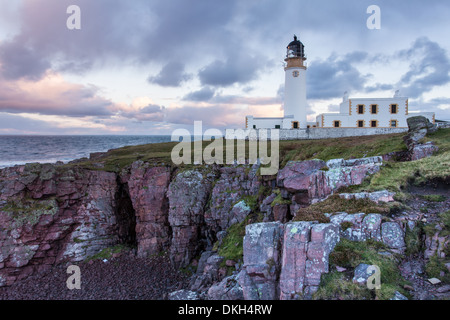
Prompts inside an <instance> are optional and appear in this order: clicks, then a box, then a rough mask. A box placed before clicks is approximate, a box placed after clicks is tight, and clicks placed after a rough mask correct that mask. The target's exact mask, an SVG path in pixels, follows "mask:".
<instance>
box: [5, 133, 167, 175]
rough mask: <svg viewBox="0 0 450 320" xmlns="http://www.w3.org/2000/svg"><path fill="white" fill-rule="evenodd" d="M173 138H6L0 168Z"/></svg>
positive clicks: (65, 160) (68, 159) (61, 159)
mask: <svg viewBox="0 0 450 320" xmlns="http://www.w3.org/2000/svg"><path fill="white" fill-rule="evenodd" d="M170 141H171V136H162V135H146V136H113V135H111V136H106V135H105V136H98V135H95V136H94V135H92V136H88V135H86V136H79V135H77V136H2V135H0V168H5V167H12V166H15V165H22V164H27V163H36V162H39V163H56V162H58V161H62V162H64V163H67V162H69V161H72V160H75V159H80V158H84V157H89V154H90V153H94V152H106V151H108V150H110V149H117V148H121V147H125V146H137V145H142V144H150V143H162V142H170Z"/></svg>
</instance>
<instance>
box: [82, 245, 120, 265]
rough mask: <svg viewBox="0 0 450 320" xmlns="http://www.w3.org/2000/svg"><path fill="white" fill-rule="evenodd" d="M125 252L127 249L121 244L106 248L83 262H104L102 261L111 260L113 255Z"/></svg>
mask: <svg viewBox="0 0 450 320" xmlns="http://www.w3.org/2000/svg"><path fill="white" fill-rule="evenodd" d="M125 250H128V247H127V246H125V245H122V244H118V245H116V246H114V247H110V248H106V249H103V250H102V251H100V252H99V253H97V254H95V255H93V256H90V257H88V258H87V259H86V260H85V262H89V261H91V260H104V259H111V258H112V255H113V254H116V253H120V252H123V251H125Z"/></svg>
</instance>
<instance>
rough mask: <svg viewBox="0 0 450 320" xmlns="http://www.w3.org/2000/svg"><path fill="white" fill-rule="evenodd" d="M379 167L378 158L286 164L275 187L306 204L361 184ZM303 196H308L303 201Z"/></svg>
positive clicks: (296, 200) (379, 160) (297, 201)
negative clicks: (342, 188) (344, 188)
mask: <svg viewBox="0 0 450 320" xmlns="http://www.w3.org/2000/svg"><path fill="white" fill-rule="evenodd" d="M381 164H382V158H381V157H371V158H363V159H352V160H343V159H333V160H330V161H328V162H324V161H322V160H308V161H300V162H289V163H288V164H287V165H286V167H285V168H283V169H282V170H280V172H279V174H278V177H277V184H278V186H279V187H283V188H285V189H286V190H288V191H289V192H291V193H293V194H294V199H293V200H294V202H296V203H299V204H302V203H303V204H308V203H311V202H313V201H315V200H319V199H324V198H326V197H327V196H329V195H331V194H333V192H334V191H336V190H337V189H339V188H340V187H345V186H350V185H359V184H361V183H362V182H363V180H364V179H365V178H366V177H367V176H368V175H370V174H374V173H376V172H378V171H379V170H380V166H381ZM302 194H304V195H307V197H306V198H305V199H303V198H302V196H301V195H302ZM296 198H298V199H296ZM293 210H295V208H293Z"/></svg>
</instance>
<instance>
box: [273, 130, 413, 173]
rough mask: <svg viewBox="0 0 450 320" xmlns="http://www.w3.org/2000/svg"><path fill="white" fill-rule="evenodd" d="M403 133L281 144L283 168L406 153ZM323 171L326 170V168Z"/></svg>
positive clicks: (284, 142)
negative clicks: (309, 162) (290, 164)
mask: <svg viewBox="0 0 450 320" xmlns="http://www.w3.org/2000/svg"><path fill="white" fill-rule="evenodd" d="M403 136H404V134H390V135H379V136H364V137H347V138H336V139H324V140H315V141H311V140H298V141H281V142H280V160H281V166H282V167H283V166H284V165H286V163H287V162H288V161H301V160H310V159H321V160H324V161H328V160H330V159H336V158H343V159H354V158H363V157H372V156H380V155H384V154H388V153H391V152H395V151H405V150H406V146H405V144H404V142H403V139H402V137H403ZM323 170H326V168H324V169H323Z"/></svg>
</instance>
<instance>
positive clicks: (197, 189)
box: [167, 170, 214, 267]
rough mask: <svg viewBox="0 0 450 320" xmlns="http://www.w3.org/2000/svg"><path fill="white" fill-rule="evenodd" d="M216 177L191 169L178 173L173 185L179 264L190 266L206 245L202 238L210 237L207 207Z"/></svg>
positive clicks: (174, 250)
mask: <svg viewBox="0 0 450 320" xmlns="http://www.w3.org/2000/svg"><path fill="white" fill-rule="evenodd" d="M213 177H214V175H213V174H209V175H208V174H203V173H202V172H200V171H198V170H188V171H183V172H180V173H178V174H177V175H176V176H175V178H174V179H173V181H172V182H171V183H170V185H169V189H168V192H167V197H168V199H169V223H170V226H171V228H172V242H171V246H170V257H171V261H172V263H173V264H174V265H175V266H177V267H185V266H187V265H188V264H189V263H190V262H191V259H192V258H193V257H194V256H195V255H196V254H197V253H198V252H199V250H200V249H201V248H202V239H204V238H206V237H205V236H202V233H204V232H205V230H203V229H204V224H205V222H204V211H205V207H206V204H207V201H208V197H209V193H210V190H211V186H212V183H213ZM203 246H204V244H203Z"/></svg>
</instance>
